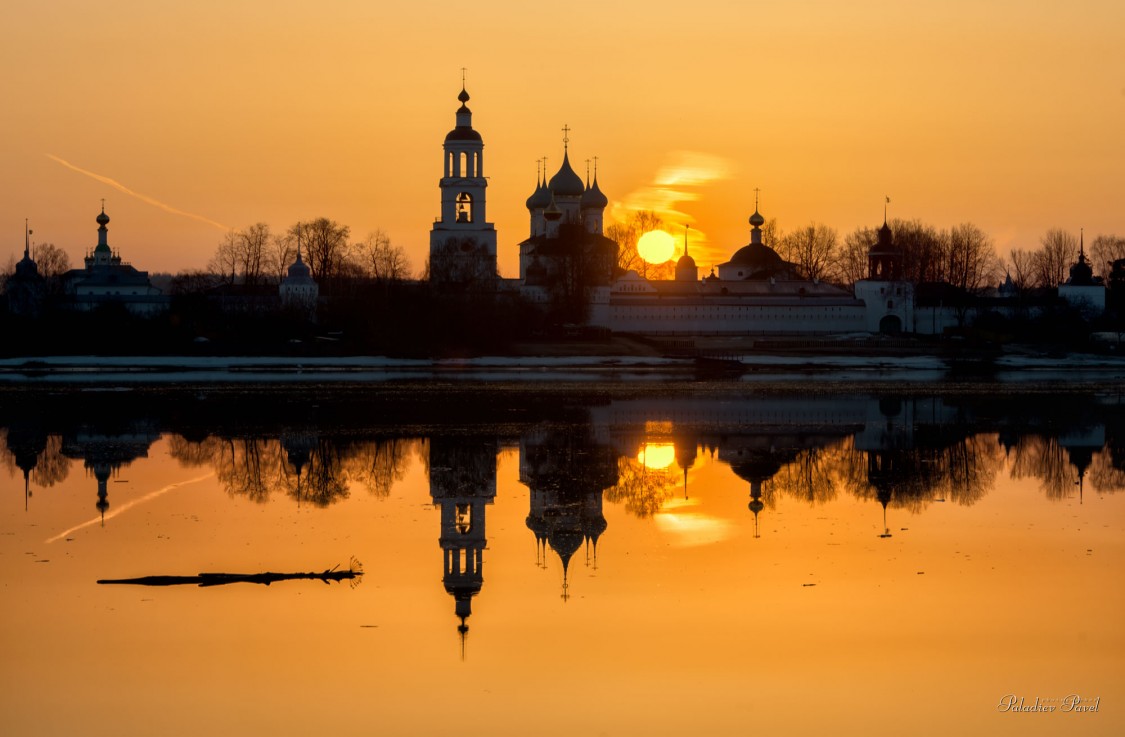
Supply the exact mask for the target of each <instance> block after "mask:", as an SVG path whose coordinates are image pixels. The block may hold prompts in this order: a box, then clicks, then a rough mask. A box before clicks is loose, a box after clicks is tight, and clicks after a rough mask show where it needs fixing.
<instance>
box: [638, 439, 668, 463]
mask: <svg viewBox="0 0 1125 737" xmlns="http://www.w3.org/2000/svg"><path fill="white" fill-rule="evenodd" d="M675 460H676V446H675V445H673V444H672V443H645V444H644V445H643V446H642V447H641V452H640V453H638V454H637V461H638V462H639V463H643V464H644V465H645V467H646V468H668V466H671V465H672V462H673V461H675Z"/></svg>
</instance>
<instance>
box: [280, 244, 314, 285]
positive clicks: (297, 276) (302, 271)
mask: <svg viewBox="0 0 1125 737" xmlns="http://www.w3.org/2000/svg"><path fill="white" fill-rule="evenodd" d="M285 281H286V282H288V283H293V282H304V281H312V271H310V270H309V267H308V264H306V263H305V262H304V261H303V260H302V259H301V249H299V248H298V249H297V260H296V261H294V262H293V264H292V265H291V266H290V267H289V271H288V276H287V277H286V279H285Z"/></svg>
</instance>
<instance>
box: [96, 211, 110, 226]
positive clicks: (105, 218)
mask: <svg viewBox="0 0 1125 737" xmlns="http://www.w3.org/2000/svg"><path fill="white" fill-rule="evenodd" d="M98 225H109V215H106V214H105V210H104V209H103V210H102V211H101V214H99V215H98Z"/></svg>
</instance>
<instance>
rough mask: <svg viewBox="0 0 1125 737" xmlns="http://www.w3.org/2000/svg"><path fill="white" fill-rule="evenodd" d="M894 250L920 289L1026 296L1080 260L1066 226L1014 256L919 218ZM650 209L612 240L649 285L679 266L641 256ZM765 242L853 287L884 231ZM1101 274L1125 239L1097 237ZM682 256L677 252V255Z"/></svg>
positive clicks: (813, 231)
mask: <svg viewBox="0 0 1125 737" xmlns="http://www.w3.org/2000/svg"><path fill="white" fill-rule="evenodd" d="M887 224H888V226H889V227H890V229H891V232H892V235H893V237H894V244H895V246H896V247H897V248H898V249H899V250H900V251H901V252H902V275H903V277H902V278H903V279H904V280H906V281H910V282H913V283H915V284H921V283H925V282H944V283H948V284H952V285H953V286H955V287H958V288H960V289H963V290H965V291H968V292H977V291H980V290H982V289H985V288H987V287H994V286H996V285H998V284H999V283H1000V282H1002V281H1004V280H1005V279H1006V278H1007V277H1009V276H1010V277H1011V280H1012V283H1013V285H1014V286H1015V288H1016V289H1017V290H1019V291H1020V292H1027V291H1030V290H1033V289H1041V288H1052V287H1057V286H1058V285H1059V284H1060V283H1062V282H1065V281H1066V280H1067V278H1068V277H1069V272H1070V267H1071V266H1072V265H1073V264H1074V262H1075V261H1077V260H1078V252H1079V237H1078V236H1077V235H1075V234H1074V233H1071V232H1068V231H1066V230H1064V229H1062V228H1052V229H1050V230H1048V231H1047V232H1046V233H1045V234H1044V235H1043V237H1042V238H1041V239H1040V242H1039V247H1038V248H1036V249H1022V248H1013V249H1011V250H1010V251H1009V253H1008V257H1007V258H1006V259H1005V258H1002V257H1001V256H1000V255H999V254H998V253H997V251H996V247H995V244H994V242H993V240H992V238H991V237H990V236H989V235H988V234H987V233H985V232H984V231H983V230H982V229H981V228H980V227H978V226H977V225H975V224H973V223H968V222H966V223H961V224H958V225H954V226H951V227H949V228H947V229H939V228H937V227H935V226H933V225H930V224H929V223H925V222H922V221H921V220H901V219H897V218H896V219H892V220H890V221H888V223H887ZM662 225H663V221H662V220H661V218H660V217H659V216H658V215H656V214H655V213H653V212H651V211H640V212H636V213H634V214H633V215H632V216H631V217H630V218H629V219H628V220H627V221H626V222H624V223H614V224H612V225H610V226H609V227H608V228H607V229H606V236H607V237H609V238H610V239H611V240H613V241H615V242H616V243H617V246H618V252H617V266H618V268H619V269H621V270H622V271H627V270H633V271H636V272H637V273H643V274H644V275H645V276H647V277H648V278H650V279H669V278H672V274H673V272H674V264H675V260H674V259H673V260H670V261H668V262H666V263H663V264H645V263H644V261H643V259H642V258H641V257H640V254H639V253H638V252H637V239H638V238H639V237H640V236H641V235H642V234H643V233H645V232H648V231H650V230H654V229H657V228H660V227H662ZM762 231H763V235H762V240H763V242H764V243H765V244H766V245H767V246H770V247H772V248H773V249H774V250H776V251H777V253H778V254H779V255H780V256H781V257H782V258H783V259H785V260H786V261H789V262H790V263H793V264H795V265H796V266H797V268H798V270H799V271H800V273H801V275H802V276H804V277H805V278H808V279H816V280H820V281H827V282H831V283H834V284H839V285H841V286H846V287H850V286H852V285H854V284H855V282H857V281H859V280H860V279H864V278H866V277H867V271H868V252H869V251H870V249H871V246H872V244H874V243H875V242H876V241H877V240H878V236H879V233H878V228H872V227H859V228H856V229H855V230H853V231H852V232H851V233H848V234H847V235H845V236H844V237H843V238H841V237H840V236H839V233H838V232H837V230H836V229H835V228H832V227H830V226H828V225H825V224H823V223H817V222H811V223H809V224H808V225H805V226H803V227H800V228H796V229H794V230H791V231H784V230H782V228H781V227H780V226H779V225H778V222H777V219H776V218H771V219H770V220H767V221H766V223H765V225H763V226H762ZM1085 251H1086V258H1087V260H1088V261H1089V263H1090V266H1091V268H1092V269H1093V272H1094V275H1095V276H1102V277H1108V276H1109V274H1110V271H1111V270H1112V264H1113V262H1114V261H1117V260H1120V259H1125V237H1121V236H1117V235H1099V236H1097V237H1095V238H1094V239H1093V240H1092V241H1090V242H1089V244H1088V245H1086V247H1085ZM681 253H682V251H679V249H677V257H678V255H679V254H681Z"/></svg>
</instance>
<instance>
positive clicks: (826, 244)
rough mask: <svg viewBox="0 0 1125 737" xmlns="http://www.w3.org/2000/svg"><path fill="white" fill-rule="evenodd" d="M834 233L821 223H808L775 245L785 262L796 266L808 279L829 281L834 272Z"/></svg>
mask: <svg viewBox="0 0 1125 737" xmlns="http://www.w3.org/2000/svg"><path fill="white" fill-rule="evenodd" d="M836 244H837V238H836V231H835V229H833V228H830V227H828V226H827V225H824V224H822V223H809V224H808V225H807V226H805V227H803V228H799V229H797V230H794V231H793V232H792V233H789V234H788V235H786V236H784V237H783V238H782V239H781V241H780V243H778V244H777V251H778V253H779V254H780V255H781V256H782V258H784V259H785V260H786V261H790V262H792V263H795V264H797V266H798V267H800V269H801V271H802V273H803V274H804V276H805V277H806V278H808V279H814V280H819V279H830V278H833V277H834V276H835V272H836V250H837V248H836Z"/></svg>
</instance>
